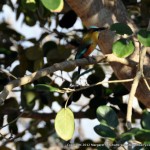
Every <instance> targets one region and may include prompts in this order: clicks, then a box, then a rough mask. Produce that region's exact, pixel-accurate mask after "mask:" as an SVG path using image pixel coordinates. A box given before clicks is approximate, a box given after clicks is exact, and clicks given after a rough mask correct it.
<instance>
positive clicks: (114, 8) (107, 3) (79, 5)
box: [67, 0, 150, 107]
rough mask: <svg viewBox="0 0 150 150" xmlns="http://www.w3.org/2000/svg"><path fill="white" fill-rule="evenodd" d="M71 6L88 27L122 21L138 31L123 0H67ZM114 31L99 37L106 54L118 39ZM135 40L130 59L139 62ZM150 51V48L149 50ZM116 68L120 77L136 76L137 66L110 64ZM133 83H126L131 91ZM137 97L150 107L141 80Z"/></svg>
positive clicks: (148, 72) (148, 94) (148, 71)
mask: <svg viewBox="0 0 150 150" xmlns="http://www.w3.org/2000/svg"><path fill="white" fill-rule="evenodd" d="M67 3H68V4H69V5H70V7H71V8H72V9H73V10H74V11H75V12H76V14H77V15H78V16H79V17H80V18H81V20H82V21H83V24H84V25H85V26H86V27H89V26H91V25H96V26H99V27H102V26H110V25H111V24H113V23H116V22H121V23H126V24H128V25H129V26H130V27H131V29H132V30H133V32H136V31H137V27H136V25H135V24H134V23H133V21H132V20H131V19H130V18H129V17H128V16H127V12H126V9H125V7H124V5H123V3H122V1H121V0H67ZM116 39H117V38H116V36H114V33H113V32H111V31H109V30H107V31H102V32H101V34H100V38H99V47H100V48H101V50H102V52H103V53H104V54H109V53H112V44H113V42H114V41H115V40H116ZM137 44H138V43H137V42H135V47H136V48H135V52H134V53H133V54H132V55H131V56H130V57H129V59H131V60H133V61H136V62H138V60H139V47H138V45H137ZM149 51H150V50H149ZM149 61H150V60H149V57H148V56H147V58H145V67H144V74H145V76H146V77H148V76H149V75H150V69H149V67H148V66H146V65H147V64H149ZM110 65H111V66H112V68H113V70H114V73H115V74H116V76H117V77H118V79H129V78H134V76H135V74H136V71H137V66H135V67H132V68H131V67H129V66H124V65H122V64H120V63H117V62H115V63H111V64H110ZM131 84H132V83H125V84H124V85H125V86H126V88H127V89H128V90H129V91H130V88H131ZM136 97H137V98H138V100H140V101H141V102H142V103H143V104H144V105H145V106H146V107H150V91H149V90H148V89H147V87H146V86H145V83H144V82H143V81H142V80H141V81H140V84H139V86H138V88H137V92H136Z"/></svg>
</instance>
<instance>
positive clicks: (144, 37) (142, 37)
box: [137, 29, 150, 47]
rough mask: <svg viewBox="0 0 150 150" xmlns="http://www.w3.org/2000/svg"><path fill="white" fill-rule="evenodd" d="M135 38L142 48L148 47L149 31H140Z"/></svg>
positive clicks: (149, 43) (149, 44)
mask: <svg viewBox="0 0 150 150" xmlns="http://www.w3.org/2000/svg"><path fill="white" fill-rule="evenodd" d="M137 37H138V40H139V41H140V42H141V43H142V44H143V45H144V46H147V47H149V46H150V31H146V30H144V29H142V30H140V31H139V32H138V34H137Z"/></svg>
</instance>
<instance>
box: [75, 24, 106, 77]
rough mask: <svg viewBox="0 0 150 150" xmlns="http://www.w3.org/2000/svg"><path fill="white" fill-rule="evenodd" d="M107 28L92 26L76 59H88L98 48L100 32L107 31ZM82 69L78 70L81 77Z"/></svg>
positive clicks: (82, 42)
mask: <svg viewBox="0 0 150 150" xmlns="http://www.w3.org/2000/svg"><path fill="white" fill-rule="evenodd" d="M105 29H106V28H105V27H96V26H90V27H89V29H88V31H87V34H85V36H84V37H83V39H82V41H81V44H80V46H79V47H78V49H77V53H76V56H75V59H80V58H86V57H88V56H89V55H90V54H91V53H92V51H93V50H94V49H95V48H96V46H97V43H98V37H99V32H100V31H101V30H105ZM80 70H81V67H80V66H79V68H78V74H79V75H80Z"/></svg>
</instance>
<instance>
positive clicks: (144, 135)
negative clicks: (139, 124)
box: [135, 129, 150, 142]
mask: <svg viewBox="0 0 150 150" xmlns="http://www.w3.org/2000/svg"><path fill="white" fill-rule="evenodd" d="M135 139H136V140H138V141H140V142H145V141H150V130H145V129H140V130H139V131H138V132H136V134H135Z"/></svg>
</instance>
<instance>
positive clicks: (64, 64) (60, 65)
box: [0, 54, 136, 104]
mask: <svg viewBox="0 0 150 150" xmlns="http://www.w3.org/2000/svg"><path fill="white" fill-rule="evenodd" d="M103 60H106V61H108V62H119V63H122V64H124V65H128V66H132V67H133V66H135V64H136V62H133V61H129V60H127V59H125V58H118V57H116V56H115V55H113V54H109V55H106V56H96V57H94V56H92V57H89V58H88V59H87V58H83V59H78V60H72V61H65V62H61V63H56V64H54V65H53V66H51V67H48V68H44V69H41V70H39V71H37V72H34V73H32V74H31V75H27V76H24V77H22V78H18V79H16V80H13V81H11V82H9V83H8V84H7V85H5V87H4V90H3V91H2V92H1V94H0V104H3V102H4V100H5V99H6V98H7V96H8V94H9V92H10V91H11V90H12V89H13V88H15V87H18V86H22V85H25V84H28V83H30V82H33V81H34V80H37V79H39V78H41V77H44V76H47V75H49V74H51V73H53V72H55V71H58V70H65V69H67V68H72V67H76V66H85V65H90V64H97V63H99V62H101V61H103Z"/></svg>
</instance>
